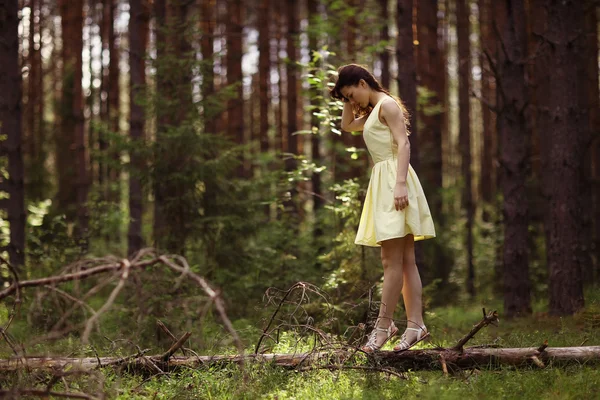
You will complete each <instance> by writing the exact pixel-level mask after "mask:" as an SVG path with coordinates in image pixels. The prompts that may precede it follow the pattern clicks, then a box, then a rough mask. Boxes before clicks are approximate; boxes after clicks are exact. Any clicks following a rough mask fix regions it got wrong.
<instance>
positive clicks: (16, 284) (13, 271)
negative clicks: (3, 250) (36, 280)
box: [0, 256, 21, 350]
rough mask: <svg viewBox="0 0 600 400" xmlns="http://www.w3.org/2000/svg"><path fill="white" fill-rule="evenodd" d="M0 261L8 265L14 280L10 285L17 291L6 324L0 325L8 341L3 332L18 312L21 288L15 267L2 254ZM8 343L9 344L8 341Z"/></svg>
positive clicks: (0, 329)
mask: <svg viewBox="0 0 600 400" xmlns="http://www.w3.org/2000/svg"><path fill="white" fill-rule="evenodd" d="M0 263H1V264H5V265H6V266H7V267H8V269H9V271H10V273H11V274H12V275H13V277H14V282H13V283H12V285H11V287H12V286H14V287H15V291H16V292H17V297H16V299H15V302H14V303H13V307H12V310H11V311H10V315H9V317H8V321H7V322H6V325H5V326H4V327H0V332H1V333H2V337H3V338H4V339H6V341H7V342H8V337H7V336H6V335H5V334H4V332H5V331H7V330H8V328H9V327H10V324H12V321H13V319H14V318H15V316H16V315H17V313H18V312H19V309H20V307H21V290H20V289H19V274H17V270H16V269H15V267H13V266H12V264H11V263H10V262H8V260H7V259H5V258H4V257H2V256H0ZM1 299H2V298H0V300H1ZM9 345H10V343H9ZM10 346H11V347H12V345H10ZM13 350H14V348H13Z"/></svg>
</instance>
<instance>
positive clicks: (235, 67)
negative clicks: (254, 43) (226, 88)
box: [226, 0, 268, 144]
mask: <svg viewBox="0 0 600 400" xmlns="http://www.w3.org/2000/svg"><path fill="white" fill-rule="evenodd" d="M242 9H243V2H242V0H231V1H228V2H227V15H228V16H229V18H228V19H227V34H226V35H227V84H228V85H235V91H234V92H233V93H234V96H233V97H232V98H231V99H230V100H229V104H228V106H227V120H228V125H227V126H228V129H227V130H228V134H229V137H230V138H231V139H232V140H234V141H235V142H237V143H239V144H243V143H244V86H243V82H242V55H243V51H242V39H243V38H242V28H243V26H244V25H243V21H242ZM267 43H268V38H267ZM267 48H268V47H267ZM261 56H262V52H261ZM266 73H268V71H267V72H265V74H266Z"/></svg>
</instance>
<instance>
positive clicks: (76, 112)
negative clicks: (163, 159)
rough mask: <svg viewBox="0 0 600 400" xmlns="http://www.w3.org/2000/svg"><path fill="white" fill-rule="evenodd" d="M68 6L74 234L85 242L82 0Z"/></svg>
mask: <svg viewBox="0 0 600 400" xmlns="http://www.w3.org/2000/svg"><path fill="white" fill-rule="evenodd" d="M69 7H70V8H73V9H74V12H75V13H76V17H75V26H74V27H73V30H74V32H73V33H74V34H75V36H74V37H73V42H74V50H75V54H74V60H75V68H74V73H73V77H74V82H73V105H72V107H73V118H74V120H75V121H74V122H75V137H74V140H73V143H74V144H75V146H74V147H75V151H76V156H75V160H76V161H75V165H76V169H77V223H78V225H77V231H76V234H77V235H78V237H79V238H80V239H85V240H84V246H86V244H85V242H87V239H86V237H87V234H88V233H87V231H88V209H87V196H88V188H89V182H88V161H87V146H86V141H85V131H84V116H83V88H82V86H81V80H82V75H83V59H82V52H83V1H82V0H74V1H71V2H70V3H69Z"/></svg>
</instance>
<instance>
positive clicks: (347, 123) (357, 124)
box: [342, 101, 367, 132]
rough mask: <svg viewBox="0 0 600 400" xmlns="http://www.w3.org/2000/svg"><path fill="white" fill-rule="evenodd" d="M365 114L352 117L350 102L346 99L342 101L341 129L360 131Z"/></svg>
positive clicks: (363, 123)
mask: <svg viewBox="0 0 600 400" xmlns="http://www.w3.org/2000/svg"><path fill="white" fill-rule="evenodd" d="M366 120H367V116H366V115H363V116H362V117H360V118H354V112H353V111H352V104H351V103H350V102H349V101H347V102H345V103H344V110H343V111H342V129H343V130H345V131H346V132H355V131H362V130H363V128H364V127H365V121H366Z"/></svg>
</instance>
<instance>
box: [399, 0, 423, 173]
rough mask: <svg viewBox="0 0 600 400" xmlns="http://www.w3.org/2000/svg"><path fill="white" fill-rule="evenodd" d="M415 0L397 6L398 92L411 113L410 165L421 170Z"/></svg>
mask: <svg viewBox="0 0 600 400" xmlns="http://www.w3.org/2000/svg"><path fill="white" fill-rule="evenodd" d="M413 6H414V3H413V0H398V2H397V4H396V12H397V26H398V39H397V42H396V57H397V59H398V78H397V80H398V92H399V93H400V98H401V99H402V101H403V102H404V105H405V106H406V108H407V109H408V112H409V113H410V121H409V124H408V125H409V129H410V164H411V165H412V166H413V168H414V169H415V170H417V172H418V170H419V136H418V132H417V70H416V65H415V51H414V45H413V40H414V38H413V28H412V27H413Z"/></svg>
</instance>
